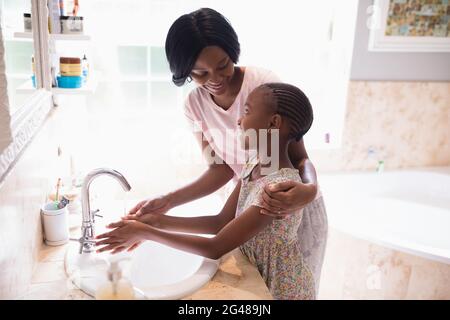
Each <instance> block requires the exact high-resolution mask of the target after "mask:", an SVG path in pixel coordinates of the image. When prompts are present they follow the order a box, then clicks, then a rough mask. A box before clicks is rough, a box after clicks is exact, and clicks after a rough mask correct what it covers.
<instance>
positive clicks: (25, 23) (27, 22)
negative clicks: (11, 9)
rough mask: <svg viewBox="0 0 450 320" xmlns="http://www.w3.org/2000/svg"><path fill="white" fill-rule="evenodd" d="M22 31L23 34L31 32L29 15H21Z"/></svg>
mask: <svg viewBox="0 0 450 320" xmlns="http://www.w3.org/2000/svg"><path fill="white" fill-rule="evenodd" d="M23 29H24V31H25V32H31V30H32V24H31V13H24V14H23Z"/></svg>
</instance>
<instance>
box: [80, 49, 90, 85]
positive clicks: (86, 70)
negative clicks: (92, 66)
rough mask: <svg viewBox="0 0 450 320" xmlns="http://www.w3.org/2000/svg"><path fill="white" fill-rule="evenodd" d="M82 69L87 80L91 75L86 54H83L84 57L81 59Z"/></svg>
mask: <svg viewBox="0 0 450 320" xmlns="http://www.w3.org/2000/svg"><path fill="white" fill-rule="evenodd" d="M81 70H82V74H83V77H84V81H85V82H86V81H87V79H88V77H89V62H88V59H87V58H86V55H84V56H83V59H82V60H81Z"/></svg>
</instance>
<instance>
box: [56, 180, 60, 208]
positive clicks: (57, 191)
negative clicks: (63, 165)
mask: <svg viewBox="0 0 450 320" xmlns="http://www.w3.org/2000/svg"><path fill="white" fill-rule="evenodd" d="M60 184H61V178H58V182H57V183H56V197H55V206H56V209H58V202H59V201H58V198H59V186H60Z"/></svg>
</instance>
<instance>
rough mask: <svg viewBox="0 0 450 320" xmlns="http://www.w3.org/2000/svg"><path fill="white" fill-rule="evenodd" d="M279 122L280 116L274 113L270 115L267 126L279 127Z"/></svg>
mask: <svg viewBox="0 0 450 320" xmlns="http://www.w3.org/2000/svg"><path fill="white" fill-rule="evenodd" d="M281 122H282V120H281V116H280V115H279V114H277V113H276V114H274V115H273V116H272V117H270V124H269V128H273V129H280V128H281Z"/></svg>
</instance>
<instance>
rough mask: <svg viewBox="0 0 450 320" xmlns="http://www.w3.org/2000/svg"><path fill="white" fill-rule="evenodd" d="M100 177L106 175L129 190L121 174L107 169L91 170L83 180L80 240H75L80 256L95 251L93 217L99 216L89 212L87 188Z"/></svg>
mask: <svg viewBox="0 0 450 320" xmlns="http://www.w3.org/2000/svg"><path fill="white" fill-rule="evenodd" d="M102 175H108V176H111V177H113V178H115V179H116V180H118V181H119V182H120V184H121V185H122V188H123V189H124V190H125V191H130V190H131V187H130V184H129V183H128V181H127V180H126V179H125V177H124V176H123V175H122V174H120V173H119V172H118V171H116V170H112V169H108V168H99V169H95V170H92V171H91V172H89V173H88V175H87V176H86V178H84V180H83V186H82V188H81V205H82V217H83V221H82V225H81V238H80V239H77V240H76V241H78V242H79V243H80V251H79V253H80V254H82V253H89V252H93V251H94V250H95V240H94V236H95V234H94V232H95V217H96V216H99V217H101V216H100V215H98V214H97V212H98V211H99V210H95V211H91V206H90V199H89V186H90V185H91V182H92V181H94V180H95V178H97V177H99V176H102ZM72 240H73V239H72Z"/></svg>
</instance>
